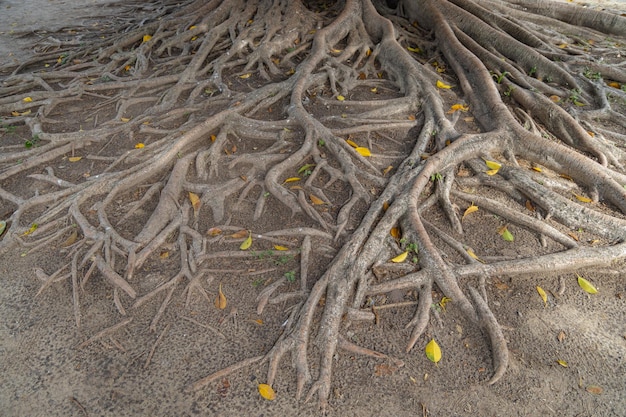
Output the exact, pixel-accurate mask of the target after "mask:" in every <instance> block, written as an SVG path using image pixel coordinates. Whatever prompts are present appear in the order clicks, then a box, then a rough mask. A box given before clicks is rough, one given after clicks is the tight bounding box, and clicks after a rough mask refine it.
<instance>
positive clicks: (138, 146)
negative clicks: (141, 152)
mask: <svg viewBox="0 0 626 417" xmlns="http://www.w3.org/2000/svg"><path fill="white" fill-rule="evenodd" d="M145 147H146V145H144V144H143V143H141V142H139V143H137V144H135V149H143V148H145Z"/></svg>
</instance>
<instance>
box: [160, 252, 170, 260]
mask: <svg viewBox="0 0 626 417" xmlns="http://www.w3.org/2000/svg"><path fill="white" fill-rule="evenodd" d="M169 257H170V253H169V252H168V251H166V250H164V251H163V252H161V253H159V258H161V259H167V258H169Z"/></svg>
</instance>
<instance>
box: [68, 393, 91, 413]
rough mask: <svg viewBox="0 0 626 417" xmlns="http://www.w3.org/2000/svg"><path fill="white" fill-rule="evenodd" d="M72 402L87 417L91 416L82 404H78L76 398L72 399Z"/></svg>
mask: <svg viewBox="0 0 626 417" xmlns="http://www.w3.org/2000/svg"><path fill="white" fill-rule="evenodd" d="M70 401H71V402H73V403H74V404H76V406H77V407H78V409H79V410H80V411H82V412H83V414H84V415H85V416H89V413H87V410H85V407H83V405H82V404H81V403H80V402H78V400H77V399H76V397H70Z"/></svg>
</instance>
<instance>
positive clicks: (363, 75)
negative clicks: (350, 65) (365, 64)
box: [357, 72, 367, 80]
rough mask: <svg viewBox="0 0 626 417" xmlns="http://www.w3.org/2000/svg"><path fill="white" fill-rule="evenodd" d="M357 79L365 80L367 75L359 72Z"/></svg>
mask: <svg viewBox="0 0 626 417" xmlns="http://www.w3.org/2000/svg"><path fill="white" fill-rule="evenodd" d="M357 78H358V79H359V80H365V79H366V78H367V75H366V74H365V73H364V72H360V73H359V76H358V77H357Z"/></svg>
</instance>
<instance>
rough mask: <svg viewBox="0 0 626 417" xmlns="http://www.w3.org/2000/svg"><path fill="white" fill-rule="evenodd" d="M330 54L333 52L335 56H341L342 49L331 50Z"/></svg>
mask: <svg viewBox="0 0 626 417" xmlns="http://www.w3.org/2000/svg"><path fill="white" fill-rule="evenodd" d="M330 52H332V53H333V54H340V53H341V49H331V50H330Z"/></svg>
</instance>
